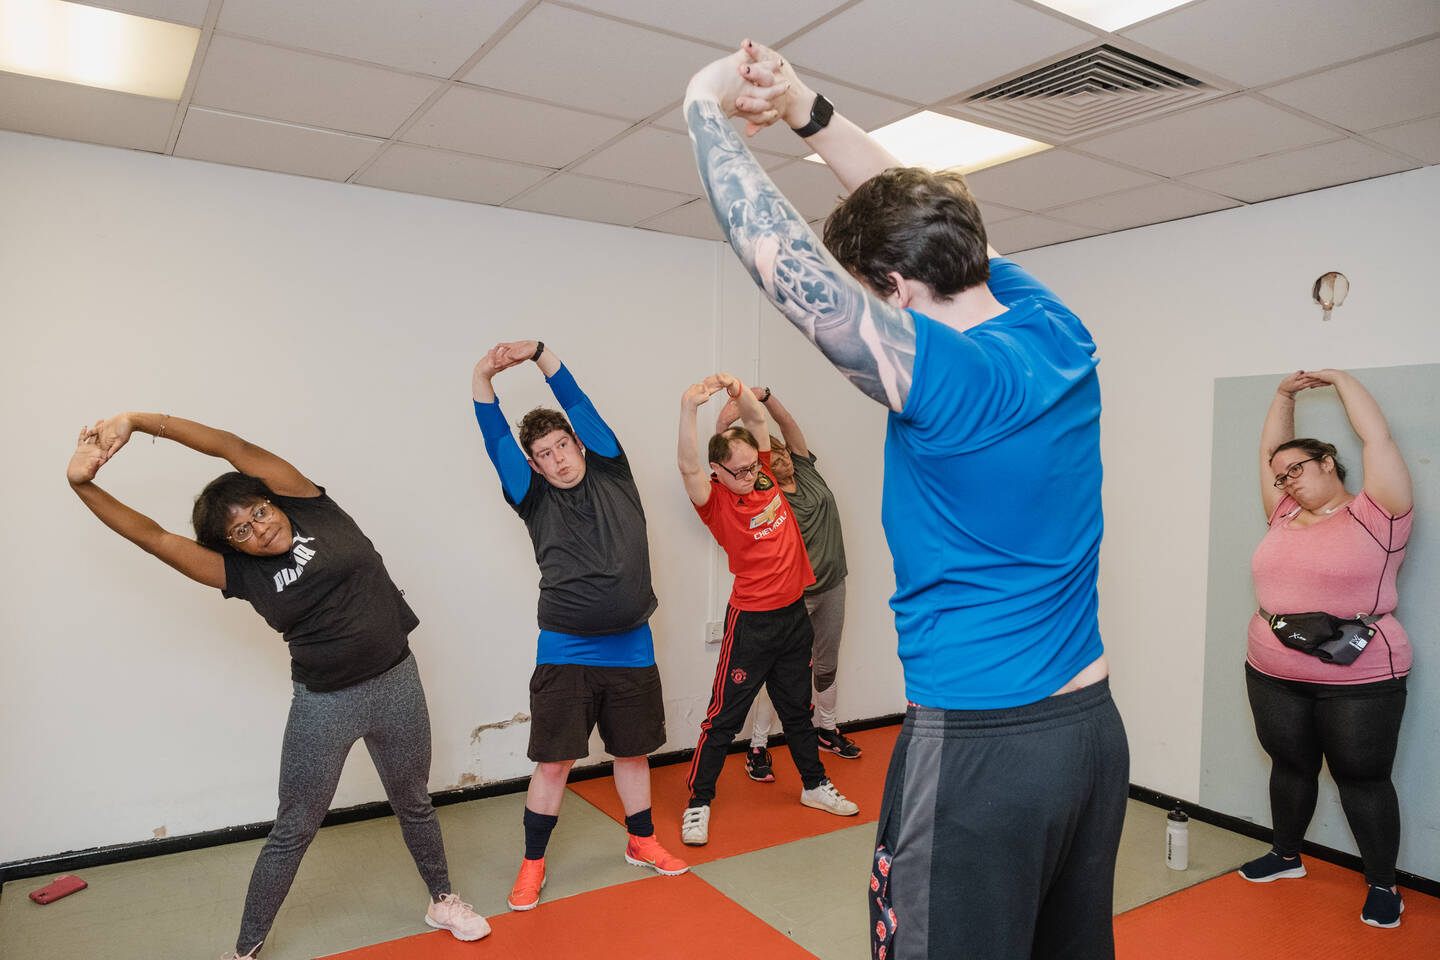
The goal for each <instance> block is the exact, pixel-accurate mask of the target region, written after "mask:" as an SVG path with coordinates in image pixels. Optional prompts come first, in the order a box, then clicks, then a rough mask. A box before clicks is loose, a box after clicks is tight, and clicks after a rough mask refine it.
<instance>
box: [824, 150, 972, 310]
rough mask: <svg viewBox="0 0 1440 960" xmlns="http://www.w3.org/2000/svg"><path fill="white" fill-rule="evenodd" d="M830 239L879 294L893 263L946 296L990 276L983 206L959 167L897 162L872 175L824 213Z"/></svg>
mask: <svg viewBox="0 0 1440 960" xmlns="http://www.w3.org/2000/svg"><path fill="white" fill-rule="evenodd" d="M825 246H826V247H828V248H829V250H830V253H831V254H832V255H833V256H834V257H835V259H836V260H838V261H839V262H840V265H841V266H843V267H844V268H845V269H846V270H849V271H850V272H851V273H852V274H854V275H855V276H856V277H858V278H859V279H860V280H861V281H863V282H864V283H865V285H866V286H868V287H869V288H870V289H871V290H873V291H875V292H876V293H878V294H880V295H881V296H888V295H889V294H891V293H893V292H894V291H895V284H894V282H893V281H891V279H890V276H889V275H890V273H891V271H894V272H896V273H898V274H900V276H902V277H904V278H905V279H907V280H919V281H921V282H922V283H924V284H926V285H927V286H929V287H930V289H931V290H932V291H934V293H935V296H936V297H938V298H940V299H942V300H948V299H950V298H951V297H953V296H954V295H955V294H957V293H959V292H960V291H961V290H966V289H969V288H970V287H973V286H975V285H977V284H981V283H984V282H985V281H986V280H988V279H989V278H990V256H989V252H988V250H989V248H988V245H987V242H986V239H985V224H984V223H983V222H982V221H981V219H980V208H979V207H978V206H976V204H975V198H974V197H972V196H971V195H970V188H969V187H967V186H966V185H965V178H964V177H963V176H961V175H960V174H958V173H955V172H954V171H948V170H941V171H938V172H932V171H929V170H925V169H923V168H921V167H893V168H891V169H889V170H886V171H885V172H883V173H880V174H877V175H875V176H873V177H871V178H870V179H869V180H866V181H865V182H864V183H863V184H861V185H860V186H859V187H858V188H856V190H855V191H854V192H853V193H851V194H850V196H848V197H846V198H845V200H844V201H842V202H841V204H840V206H838V207H836V208H835V210H834V211H833V212H832V213H831V214H830V217H829V218H828V219H827V220H826V221H825Z"/></svg>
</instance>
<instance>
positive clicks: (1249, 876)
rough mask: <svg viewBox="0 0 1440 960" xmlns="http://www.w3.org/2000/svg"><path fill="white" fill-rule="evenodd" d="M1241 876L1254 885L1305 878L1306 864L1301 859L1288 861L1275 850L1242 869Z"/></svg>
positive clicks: (1293, 858)
mask: <svg viewBox="0 0 1440 960" xmlns="http://www.w3.org/2000/svg"><path fill="white" fill-rule="evenodd" d="M1240 876H1242V877H1244V878H1245V879H1246V880H1249V881H1251V882H1252V883H1269V882H1270V881H1271V880H1290V879H1294V878H1297V877H1303V876H1305V864H1303V863H1301V862H1300V858H1299V857H1292V858H1290V859H1288V860H1287V859H1286V858H1285V857H1282V856H1280V854H1278V853H1276V852H1275V851H1274V850H1271V851H1270V852H1269V853H1267V854H1265V856H1263V857H1257V858H1256V859H1254V860H1251V861H1250V862H1249V863H1247V864H1245V866H1243V867H1241V868H1240Z"/></svg>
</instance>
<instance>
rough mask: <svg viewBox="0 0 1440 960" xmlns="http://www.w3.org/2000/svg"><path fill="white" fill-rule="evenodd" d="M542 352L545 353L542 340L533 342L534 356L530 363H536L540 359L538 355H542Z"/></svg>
mask: <svg viewBox="0 0 1440 960" xmlns="http://www.w3.org/2000/svg"><path fill="white" fill-rule="evenodd" d="M544 352H545V341H544V340H536V341H535V354H534V356H532V357H531V358H530V359H531V360H532V361H538V360H539V359H540V354H542V353H544Z"/></svg>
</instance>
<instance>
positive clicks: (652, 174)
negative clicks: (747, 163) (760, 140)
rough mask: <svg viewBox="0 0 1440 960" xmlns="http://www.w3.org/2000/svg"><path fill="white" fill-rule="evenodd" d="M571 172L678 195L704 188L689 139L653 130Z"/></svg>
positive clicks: (767, 160)
mask: <svg viewBox="0 0 1440 960" xmlns="http://www.w3.org/2000/svg"><path fill="white" fill-rule="evenodd" d="M755 159H756V160H758V161H759V162H760V165H761V166H762V167H764V168H766V169H770V168H772V167H775V166H778V165H780V164H784V163H788V162H789V158H787V157H777V156H774V155H772V154H767V153H757V154H755ZM575 172H576V173H584V174H588V175H590V176H592V177H606V178H608V179H610V180H623V181H625V182H626V183H638V184H642V185H644V186H647V187H660V188H661V189H663V190H678V191H680V192H681V193H691V194H694V193H700V192H701V191H702V190H703V189H704V187H703V186H702V184H701V183H700V175H699V173H698V172H697V171H696V168H695V150H694V148H693V147H692V146H691V145H690V137H689V136H687V135H686V134H683V133H671V132H669V131H668V130H657V129H655V128H654V127H642V128H640V129H639V130H636V131H634V132H633V133H631V134H630V135H628V136H627V137H625V138H624V139H623V140H620V141H618V142H617V143H615V144H614V145H612V146H609V147H606V148H605V149H604V150H602V151H601V152H599V153H597V154H596V155H595V156H593V157H591V158H590V159H588V160H586V161H585V162H584V163H581V164H579V165H578V166H576V168H575Z"/></svg>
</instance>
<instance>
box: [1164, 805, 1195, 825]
mask: <svg viewBox="0 0 1440 960" xmlns="http://www.w3.org/2000/svg"><path fill="white" fill-rule="evenodd" d="M1165 819H1166V820H1172V821H1174V822H1176V823H1185V822H1186V821H1187V820H1189V819H1190V818H1189V817H1188V816H1186V815H1185V811H1184V810H1181V809H1180V808H1179V807H1176V808H1175V809H1174V810H1171V811H1170V813H1169V814H1168V815H1166V817H1165Z"/></svg>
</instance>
